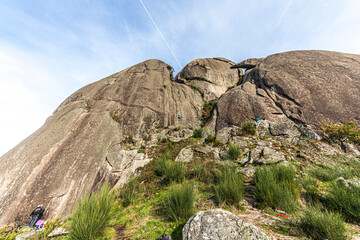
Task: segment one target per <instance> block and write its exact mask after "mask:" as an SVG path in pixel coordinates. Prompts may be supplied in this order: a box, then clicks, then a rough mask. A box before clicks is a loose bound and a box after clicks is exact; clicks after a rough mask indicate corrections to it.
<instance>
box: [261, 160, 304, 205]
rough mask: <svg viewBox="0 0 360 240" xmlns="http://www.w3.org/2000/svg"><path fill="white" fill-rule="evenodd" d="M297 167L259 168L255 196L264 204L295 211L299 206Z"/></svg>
mask: <svg viewBox="0 0 360 240" xmlns="http://www.w3.org/2000/svg"><path fill="white" fill-rule="evenodd" d="M295 173H296V172H295V169H294V168H293V167H290V166H284V165H279V166H271V167H262V168H257V169H256V171H255V176H254V182H255V187H256V190H255V196H256V199H257V200H258V201H259V202H260V203H261V204H262V205H264V206H268V207H273V208H278V209H281V210H285V211H287V212H294V211H295V210H296V209H297V207H298V196H299V192H300V191H299V187H298V184H297V183H296V182H295V180H294V176H295Z"/></svg>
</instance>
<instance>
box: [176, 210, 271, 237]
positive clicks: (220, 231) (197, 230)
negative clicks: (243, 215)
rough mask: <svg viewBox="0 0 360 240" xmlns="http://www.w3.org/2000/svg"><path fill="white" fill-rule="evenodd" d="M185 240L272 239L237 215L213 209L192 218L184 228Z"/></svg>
mask: <svg viewBox="0 0 360 240" xmlns="http://www.w3.org/2000/svg"><path fill="white" fill-rule="evenodd" d="M183 239H184V240H195V239H196V240H205V239H206V240H207V239H211V240H220V239H226V240H231V239H234V240H235V239H236V240H242V239H244V240H245V239H246V240H249V239H254V240H255V239H270V238H268V237H267V236H266V234H265V233H263V232H262V231H260V230H259V229H258V228H257V227H255V226H254V225H252V224H250V223H248V222H245V221H244V220H241V219H240V218H238V217H237V216H236V215H235V214H233V213H231V212H228V211H225V210H222V209H213V210H208V211H202V212H198V213H197V214H195V215H194V216H193V217H191V218H190V219H189V220H188V221H187V223H186V224H185V226H184V228H183Z"/></svg>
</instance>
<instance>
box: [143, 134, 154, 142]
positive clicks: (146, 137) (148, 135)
mask: <svg viewBox="0 0 360 240" xmlns="http://www.w3.org/2000/svg"><path fill="white" fill-rule="evenodd" d="M151 137H152V135H151V134H146V135H144V137H143V140H144V141H145V142H148V141H151Z"/></svg>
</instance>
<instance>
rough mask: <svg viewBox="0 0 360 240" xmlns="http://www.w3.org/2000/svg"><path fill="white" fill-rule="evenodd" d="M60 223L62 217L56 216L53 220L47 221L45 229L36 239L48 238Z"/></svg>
mask: <svg viewBox="0 0 360 240" xmlns="http://www.w3.org/2000/svg"><path fill="white" fill-rule="evenodd" d="M59 225H60V218H56V219H55V220H53V221H46V224H45V226H44V230H43V231H41V232H40V233H39V235H38V236H37V237H36V238H35V239H36V240H42V239H48V238H47V236H48V235H49V234H50V233H51V232H52V231H53V230H54V229H55V228H56V227H58V226H59Z"/></svg>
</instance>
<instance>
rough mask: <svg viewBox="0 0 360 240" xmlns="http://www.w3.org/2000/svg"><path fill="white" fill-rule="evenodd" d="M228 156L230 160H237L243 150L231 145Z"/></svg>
mask: <svg viewBox="0 0 360 240" xmlns="http://www.w3.org/2000/svg"><path fill="white" fill-rule="evenodd" d="M227 153H228V156H229V159H230V160H234V161H235V160H237V159H238V158H239V157H240V155H241V150H240V147H239V146H238V145H233V144H232V143H230V144H229V148H228V150H227Z"/></svg>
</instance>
